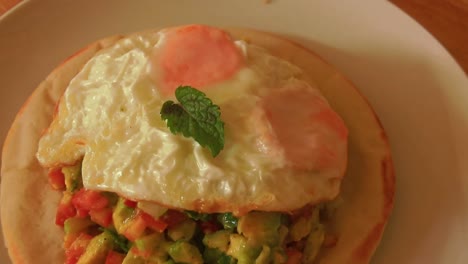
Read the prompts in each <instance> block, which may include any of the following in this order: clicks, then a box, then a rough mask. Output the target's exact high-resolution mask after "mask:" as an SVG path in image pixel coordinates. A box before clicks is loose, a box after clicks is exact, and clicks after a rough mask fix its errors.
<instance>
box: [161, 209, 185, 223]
mask: <svg viewBox="0 0 468 264" xmlns="http://www.w3.org/2000/svg"><path fill="white" fill-rule="evenodd" d="M159 219H160V220H162V221H163V222H165V223H167V226H168V227H172V226H176V225H178V224H180V223H182V222H183V221H184V220H185V219H187V215H185V214H184V213H182V212H179V211H176V210H167V212H166V213H164V214H163V215H162V216H161V217H160V218H159Z"/></svg>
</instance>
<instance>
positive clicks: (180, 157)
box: [37, 33, 346, 213]
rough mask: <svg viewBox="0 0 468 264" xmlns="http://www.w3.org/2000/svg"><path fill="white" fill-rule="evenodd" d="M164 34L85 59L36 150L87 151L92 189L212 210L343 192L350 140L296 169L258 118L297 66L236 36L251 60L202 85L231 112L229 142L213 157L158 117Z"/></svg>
mask: <svg viewBox="0 0 468 264" xmlns="http://www.w3.org/2000/svg"><path fill="white" fill-rule="evenodd" d="M158 41H162V40H161V38H160V35H158V34H154V33H148V34H144V35H135V36H132V37H129V38H125V39H123V40H122V41H120V42H118V43H117V44H116V45H114V46H112V47H110V48H108V49H106V50H103V51H101V52H100V53H98V54H97V55H96V56H94V57H93V58H92V59H91V60H90V61H89V62H88V63H87V64H86V65H85V66H84V67H83V69H82V70H81V71H80V73H79V74H78V75H76V77H75V78H74V79H73V80H72V81H71V82H70V84H69V86H68V88H67V90H66V91H65V93H64V95H63V97H62V98H61V100H60V102H59V107H58V112H57V116H56V118H55V119H54V121H53V122H52V124H51V126H50V127H49V129H48V130H47V132H46V133H45V134H44V136H43V137H42V138H41V140H40V143H39V149H38V153H37V157H38V160H39V161H40V163H41V164H42V165H44V166H46V167H53V166H59V165H62V164H72V163H74V162H76V161H77V160H79V159H81V158H83V165H82V166H83V167H82V175H83V183H84V186H85V187H86V188H88V189H95V190H105V191H111V192H116V193H119V194H121V195H123V196H125V197H127V198H131V199H134V200H146V201H151V202H156V203H158V204H162V205H166V206H169V207H175V208H182V209H188V210H198V211H205V212H215V211H232V212H237V213H241V212H245V211H249V210H254V209H255V210H267V211H291V210H294V209H297V208H300V207H302V206H304V205H305V204H307V203H312V202H318V201H323V200H328V199H332V198H334V197H335V196H336V195H337V194H338V192H339V182H340V179H341V177H342V176H343V173H344V170H345V167H346V145H345V144H344V145H343V144H341V145H340V144H338V145H337V146H336V151H337V153H338V155H339V156H340V158H339V162H338V163H337V164H336V166H334V167H332V168H326V169H320V168H317V169H312V170H301V169H296V168H293V167H291V166H290V165H289V164H288V162H287V157H285V156H284V153H283V154H282V153H281V151H280V152H275V153H274V154H272V153H273V152H272V151H269V147H270V146H268V142H264V141H262V140H261V139H260V137H259V134H258V129H257V127H256V126H258V125H265V124H259V123H258V122H257V120H255V119H253V118H254V115H252V113H253V112H254V110H255V109H256V108H257V107H258V103H259V101H260V100H261V98H262V97H263V96H265V95H267V94H269V93H270V92H271V91H272V90H273V89H279V88H281V87H285V86H288V85H289V86H294V85H296V84H298V83H301V84H302V83H303V81H302V80H301V79H300V76H301V74H302V71H301V70H300V69H299V68H297V67H296V66H294V65H292V64H290V63H289V62H286V61H284V60H281V59H279V58H276V57H273V56H271V55H269V54H268V53H267V52H266V51H265V50H263V49H261V48H259V47H256V46H253V45H251V44H247V43H245V42H243V41H236V42H235V44H236V45H237V47H238V48H239V49H240V50H241V51H242V54H243V56H245V59H246V66H245V67H244V68H242V69H241V70H239V71H238V72H237V73H236V74H235V75H234V76H233V77H232V78H230V79H229V80H225V81H223V82H220V83H217V84H214V85H212V86H211V87H207V88H206V89H203V92H205V93H206V94H207V96H208V97H209V98H210V99H211V100H212V101H213V102H214V103H215V104H217V105H219V106H220V108H221V116H222V119H223V121H224V122H225V133H226V134H225V148H224V150H223V151H221V153H220V155H219V156H217V157H215V158H213V157H212V156H211V153H210V152H209V151H208V150H207V149H204V148H202V147H201V146H200V145H199V144H198V143H197V142H195V141H194V140H193V139H191V138H185V137H183V136H181V135H174V134H172V133H171V132H170V131H169V129H168V128H167V126H166V124H165V122H164V121H162V120H161V118H160V115H159V112H160V109H161V106H162V104H163V103H164V101H166V100H168V99H172V100H173V99H174V98H164V96H162V95H161V94H160V93H159V92H158V88H157V87H155V85H154V84H153V82H152V81H151V78H150V77H149V75H150V74H149V73H150V71H151V70H152V69H151V67H154V65H151V64H150V63H149V57H150V55H151V52H152V50H153V49H154V48H157V46H158ZM307 87H308V88H309V89H311V91H312V90H313V92H317V90H316V88H315V87H313V86H311V85H310V84H307ZM311 107H313V106H311ZM266 125H268V124H266ZM294 129H300V128H294ZM324 133H326V131H325V132H324ZM265 144H266V145H265ZM278 153H279V154H278ZM311 162H313V161H311Z"/></svg>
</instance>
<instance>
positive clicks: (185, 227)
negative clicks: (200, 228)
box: [167, 219, 197, 241]
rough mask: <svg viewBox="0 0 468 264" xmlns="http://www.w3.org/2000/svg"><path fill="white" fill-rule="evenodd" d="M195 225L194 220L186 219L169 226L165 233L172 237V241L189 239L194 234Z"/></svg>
mask: <svg viewBox="0 0 468 264" xmlns="http://www.w3.org/2000/svg"><path fill="white" fill-rule="evenodd" d="M196 227H197V223H195V221H193V220H192V219H186V220H185V221H183V222H182V223H180V224H178V225H176V226H173V227H169V228H168V230H167V235H168V236H169V237H170V238H171V239H172V241H177V240H184V241H189V240H190V239H192V237H193V235H194V234H195V230H196Z"/></svg>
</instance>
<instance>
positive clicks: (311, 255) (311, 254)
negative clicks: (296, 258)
mask: <svg viewBox="0 0 468 264" xmlns="http://www.w3.org/2000/svg"><path fill="white" fill-rule="evenodd" d="M324 239H325V228H324V226H323V225H322V224H316V225H315V226H314V227H313V229H312V231H311V232H310V234H309V237H307V242H306V245H305V248H304V257H303V262H304V263H313V261H314V259H315V258H316V257H317V255H318V253H319V251H320V248H321V247H322V243H323V240H324Z"/></svg>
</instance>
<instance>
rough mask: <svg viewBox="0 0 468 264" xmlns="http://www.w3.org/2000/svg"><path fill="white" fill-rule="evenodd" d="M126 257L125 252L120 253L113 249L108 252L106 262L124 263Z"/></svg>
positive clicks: (109, 263)
mask: <svg viewBox="0 0 468 264" xmlns="http://www.w3.org/2000/svg"><path fill="white" fill-rule="evenodd" d="M124 258H125V255H124V254H120V253H118V252H115V251H113V250H111V251H109V253H108V254H107V258H106V262H105V263H104V264H122V262H123V260H124Z"/></svg>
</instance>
